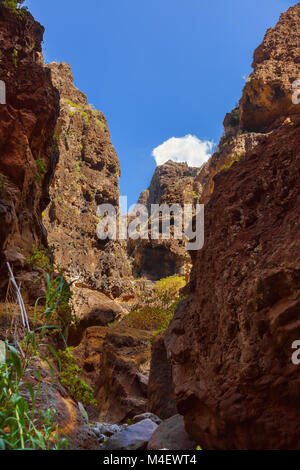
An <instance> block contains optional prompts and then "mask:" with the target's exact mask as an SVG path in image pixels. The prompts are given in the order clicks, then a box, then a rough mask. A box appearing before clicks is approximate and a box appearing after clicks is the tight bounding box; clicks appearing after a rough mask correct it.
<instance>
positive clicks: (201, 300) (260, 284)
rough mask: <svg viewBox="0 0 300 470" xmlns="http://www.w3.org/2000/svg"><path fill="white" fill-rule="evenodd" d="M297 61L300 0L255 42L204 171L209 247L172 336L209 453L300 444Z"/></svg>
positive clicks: (197, 262) (185, 406) (191, 428)
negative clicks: (235, 107)
mask: <svg viewBox="0 0 300 470" xmlns="http://www.w3.org/2000/svg"><path fill="white" fill-rule="evenodd" d="M299 57H300V5H299V4H298V5H296V6H295V7H292V8H290V9H289V10H288V11H287V12H286V13H284V14H283V15H282V16H281V18H280V20H279V22H278V24H277V26H276V27H275V28H273V29H271V30H268V32H267V34H266V36H265V38H264V41H263V43H262V45H261V46H259V47H258V49H257V50H256V52H255V54H254V62H253V67H254V71H253V73H252V74H251V76H250V77H249V80H248V82H247V84H246V86H245V89H244V92H243V96H242V99H241V101H240V105H239V113H238V112H237V111H235V112H234V113H232V114H231V115H230V116H227V119H226V120H225V124H226V125H227V135H225V139H226V140H229V139H230V141H229V142H225V149H224V148H222V144H223V143H224V140H225V139H224V138H223V139H222V141H221V146H220V147H219V149H218V152H217V153H216V154H215V155H214V156H213V157H212V159H211V160H210V162H208V164H207V165H206V168H205V173H204V172H203V173H202V175H201V173H200V174H199V175H198V177H197V180H198V181H197V182H198V184H199V185H200V189H201V192H200V201H201V200H202V201H203V202H205V203H206V210H205V245H204V248H203V249H202V250H201V251H199V252H195V253H194V254H192V258H193V269H192V278H191V282H190V285H189V288H190V292H191V293H190V296H189V297H188V299H186V300H185V301H183V302H182V304H181V305H180V307H179V308H178V310H177V312H176V314H175V317H174V319H173V320H172V322H171V325H170V327H169V329H168V331H167V334H166V336H165V343H166V346H167V351H168V357H169V360H170V361H171V363H172V375H173V382H174V386H175V393H176V398H177V405H178V409H179V412H180V413H181V414H183V415H184V419H185V426H186V429H187V431H188V433H189V434H190V435H191V436H192V437H193V439H194V440H195V441H196V442H198V443H199V444H201V445H202V446H203V447H204V448H206V449H265V448H268V449H288V448H289V449H296V448H298V447H299V439H300V434H299V424H300V414H299V407H298V404H297V397H298V389H299V366H295V365H293V363H292V362H291V355H292V351H293V350H292V343H293V341H294V340H297V339H299V335H300V329H299V328H300V326H299V319H298V314H299V307H300V245H299V232H300V225H299V220H300V219H299V215H300V213H299V208H300V173H299V171H300V127H299V126H300V108H299V105H295V104H293V103H292V92H293V91H292V88H291V87H292V83H293V82H294V80H296V79H297V78H299V76H300V64H299ZM230 122H231V124H230ZM228 123H229V124H230V125H228ZM249 131H250V132H249ZM228 137H229V139H228ZM237 145H238V146H239V149H240V148H241V149H242V155H232V156H230V155H228V152H230V153H231V154H232V153H233V150H234V153H235V154H236V153H237V152H236V148H237ZM230 146H232V148H231V147H230ZM226 147H227V148H226ZM226 155H228V156H227V161H226Z"/></svg>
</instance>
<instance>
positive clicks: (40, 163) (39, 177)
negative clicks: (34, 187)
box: [35, 158, 47, 184]
mask: <svg viewBox="0 0 300 470" xmlns="http://www.w3.org/2000/svg"><path fill="white" fill-rule="evenodd" d="M35 164H36V170H37V172H36V175H35V179H36V181H37V182H38V183H39V184H41V183H42V181H43V180H44V178H45V176H46V174H47V168H46V165H45V162H44V160H42V159H41V158H39V159H38V160H36V161H35Z"/></svg>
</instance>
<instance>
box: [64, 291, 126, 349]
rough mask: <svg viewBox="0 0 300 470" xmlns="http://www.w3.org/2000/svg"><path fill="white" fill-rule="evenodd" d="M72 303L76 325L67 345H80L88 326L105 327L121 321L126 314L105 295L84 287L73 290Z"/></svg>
mask: <svg viewBox="0 0 300 470" xmlns="http://www.w3.org/2000/svg"><path fill="white" fill-rule="evenodd" d="M72 303H73V305H74V306H76V310H77V312H78V313H77V318H78V323H77V324H76V327H75V328H74V329H72V330H71V331H70V334H69V344H71V345H76V346H77V345H78V344H79V343H80V341H81V339H82V336H83V333H84V331H85V330H86V329H87V328H89V327H90V326H106V325H108V324H109V323H113V322H114V321H116V320H118V319H121V318H122V317H123V316H124V315H125V313H126V312H125V311H124V310H123V309H122V307H121V306H120V305H118V304H117V303H116V302H114V301H113V300H111V299H109V298H108V297H107V296H106V295H104V294H102V293H101V292H98V291H93V290H91V289H88V288H84V287H74V288H73V297H72ZM74 308H75V307H74Z"/></svg>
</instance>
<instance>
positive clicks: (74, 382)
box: [58, 348, 97, 407]
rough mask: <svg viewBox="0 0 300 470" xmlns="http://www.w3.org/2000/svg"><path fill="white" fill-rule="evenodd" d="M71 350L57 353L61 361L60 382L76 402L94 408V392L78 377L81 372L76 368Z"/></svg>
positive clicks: (95, 402) (75, 361)
mask: <svg viewBox="0 0 300 470" xmlns="http://www.w3.org/2000/svg"><path fill="white" fill-rule="evenodd" d="M72 350H73V348H67V349H65V350H64V351H59V352H58V355H59V358H60V361H61V368H60V381H61V383H62V385H63V386H64V387H66V389H67V390H68V392H69V393H70V395H71V396H72V398H74V399H75V400H76V401H78V402H81V403H84V404H86V405H92V406H95V407H96V406H97V401H96V400H95V397H94V395H95V394H94V390H93V389H92V387H90V386H89V385H88V384H87V383H86V382H85V381H84V380H83V379H81V378H80V377H79V376H80V374H82V373H83V370H82V369H81V368H80V367H78V365H77V359H76V358H75V357H74V356H73V354H72Z"/></svg>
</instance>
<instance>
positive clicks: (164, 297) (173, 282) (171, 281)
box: [153, 275, 186, 307]
mask: <svg viewBox="0 0 300 470" xmlns="http://www.w3.org/2000/svg"><path fill="white" fill-rule="evenodd" d="M185 284H186V282H185V279H184V277H182V276H177V275H175V276H170V277H166V278H164V279H160V280H159V281H157V282H156V283H155V286H154V293H153V302H156V301H158V302H159V303H160V304H161V305H162V306H163V307H167V306H169V305H170V304H171V303H173V302H174V301H175V300H176V299H178V298H179V296H180V294H179V291H180V289H182V287H184V286H185Z"/></svg>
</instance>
